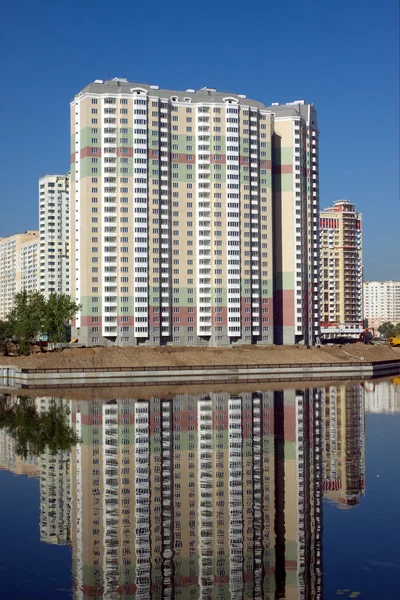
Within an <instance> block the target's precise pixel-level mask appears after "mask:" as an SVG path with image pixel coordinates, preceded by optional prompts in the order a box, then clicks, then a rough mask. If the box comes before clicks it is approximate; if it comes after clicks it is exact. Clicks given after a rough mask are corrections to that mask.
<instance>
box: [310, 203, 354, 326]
mask: <svg viewBox="0 0 400 600" xmlns="http://www.w3.org/2000/svg"><path fill="white" fill-rule="evenodd" d="M319 223H320V277H321V284H320V303H321V335H323V336H324V337H336V336H338V335H344V336H349V337H358V336H359V335H360V333H361V331H362V330H363V323H362V319H363V306H362V291H363V290H362V277H363V266H362V217H361V214H360V213H358V212H357V211H356V207H355V205H354V204H351V203H350V202H349V201H348V200H337V201H336V202H334V203H333V205H332V206H329V207H328V208H326V209H324V210H322V211H321V212H320V220H319Z"/></svg>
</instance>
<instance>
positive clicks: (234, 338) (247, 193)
mask: <svg viewBox="0 0 400 600" xmlns="http://www.w3.org/2000/svg"><path fill="white" fill-rule="evenodd" d="M311 121H312V123H311ZM311 129H313V132H314V133H313V132H312V131H311ZM274 132H275V133H274ZM316 134H317V130H316V117H315V109H314V107H310V106H308V105H305V104H304V103H293V104H291V105H288V106H286V105H285V106H284V107H281V106H279V105H274V106H271V107H266V106H264V104H262V103H261V102H257V101H254V100H250V99H248V98H246V96H245V95H244V94H232V93H221V92H217V91H216V90H215V89H213V88H203V89H201V90H197V91H195V90H193V89H189V90H186V91H171V90H160V89H159V88H158V86H152V85H143V84H135V83H130V82H128V81H127V80H125V79H120V78H115V79H113V80H112V81H102V80H96V81H95V82H94V83H91V84H90V85H88V86H87V87H86V88H84V89H83V90H82V91H81V92H80V93H79V94H77V96H76V97H75V98H74V100H73V101H72V103H71V212H72V214H73V215H74V227H73V231H72V232H71V268H72V272H71V295H72V296H73V297H74V298H75V299H76V301H77V302H78V303H80V304H81V305H82V309H81V311H80V313H79V314H78V316H77V319H76V321H75V322H74V323H73V331H72V334H73V336H74V337H76V338H78V339H79V341H81V342H82V343H85V344H87V345H95V344H110V343H111V344H113V343H116V344H119V345H138V344H146V345H164V344H176V345H209V346H229V345H232V344H272V343H274V341H275V338H276V340H277V341H278V342H279V343H294V342H295V341H299V342H301V341H302V342H304V343H312V341H313V337H314V335H315V332H316V331H317V330H318V328H319V316H318V310H319V309H318V302H317V299H316V290H315V289H314V288H315V285H314V283H315V281H317V280H318V269H317V268H316V266H315V264H314V261H315V259H317V245H318V244H317V242H318V240H317V237H316V236H317V222H316V223H315V228H316V229H315V230H314V223H313V221H314V217H313V214H314V212H315V210H317V213H318V195H317V194H318V192H317V188H316V187H314V184H313V183H311V182H312V181H314V182H315V181H317V180H316V177H317V147H316V146H313V147H314V148H315V153H314V156H315V158H314V159H312V158H311V154H312V151H311V150H310V151H308V152H306V150H307V148H308V147H310V146H312V145H313V144H315V143H316V142H315V141H312V140H316ZM279 140H281V141H280V142H279ZM279 148H280V150H279ZM274 156H275V168H274V164H273V161H274ZM300 157H301V158H300ZM311 163H312V164H313V165H314V167H313V166H312V165H311ZM307 169H309V171H307ZM311 172H315V176H314V175H311ZM273 174H274V175H273ZM273 177H274V179H273ZM298 182H299V183H298ZM299 186H300V187H299ZM307 186H308V187H307ZM274 188H275V189H276V190H277V192H276V193H277V198H278V203H279V205H280V206H281V208H280V209H279V210H280V212H279V215H280V216H279V222H280V223H281V224H282V227H283V228H284V229H283V230H282V235H280V236H279V235H278V236H277V238H276V239H275V238H274V235H273V231H274V218H275V213H274ZM314 194H315V195H314ZM308 198H309V199H310V201H309V202H308ZM289 202H291V203H292V209H293V210H288V211H286V206H288V203H289ZM308 204H310V206H312V209H311V210H308ZM283 205H284V206H285V210H284V211H283V212H282V206H283ZM286 212H287V214H286ZM317 213H316V215H315V219H317ZM298 238H300V239H298ZM289 246H290V248H291V250H289ZM309 257H311V260H309ZM304 260H305V261H307V264H303V262H302V261H304ZM274 270H275V271H276V272H277V273H278V275H277V277H276V278H274ZM315 277H316V278H317V279H315ZM274 287H275V288H276V289H277V290H278V293H277V294H274Z"/></svg>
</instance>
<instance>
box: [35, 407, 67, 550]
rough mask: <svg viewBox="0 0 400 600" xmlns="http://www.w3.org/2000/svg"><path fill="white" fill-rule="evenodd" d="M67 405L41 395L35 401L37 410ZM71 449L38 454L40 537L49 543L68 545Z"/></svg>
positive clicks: (41, 410) (46, 451)
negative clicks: (55, 405)
mask: <svg viewBox="0 0 400 600" xmlns="http://www.w3.org/2000/svg"><path fill="white" fill-rule="evenodd" d="M54 403H55V404H57V405H58V406H60V407H65V408H68V409H69V407H70V404H71V401H70V400H65V399H63V398H48V397H42V398H38V399H37V400H36V405H37V409H38V412H39V413H40V412H43V411H48V410H49V409H50V407H51V406H52V405H54ZM70 454H71V453H70V451H69V450H66V451H62V450H59V451H58V452H57V453H56V454H51V452H50V450H49V449H48V448H47V449H46V450H45V451H44V452H42V453H41V454H40V539H41V540H42V541H43V542H47V543H48V544H69V543H70V530H71V514H70V512H71V497H70V495H71V489H70Z"/></svg>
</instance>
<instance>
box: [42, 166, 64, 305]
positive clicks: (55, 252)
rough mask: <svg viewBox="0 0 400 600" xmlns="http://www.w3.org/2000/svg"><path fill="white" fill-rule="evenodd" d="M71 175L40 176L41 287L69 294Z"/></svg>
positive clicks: (45, 293) (44, 289) (47, 292)
mask: <svg viewBox="0 0 400 600" xmlns="http://www.w3.org/2000/svg"><path fill="white" fill-rule="evenodd" d="M69 228H70V207H69V174H68V173H67V175H45V176H44V177H41V178H40V179H39V232H40V257H39V274H38V277H39V281H38V289H39V290H40V292H42V294H44V296H45V297H46V298H48V297H49V296H50V294H51V293H53V292H55V293H57V294H68V295H69V294H70V280H69V277H70V273H69V271H70V265H69V244H70V229H69Z"/></svg>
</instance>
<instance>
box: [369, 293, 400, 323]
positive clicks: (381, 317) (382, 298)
mask: <svg viewBox="0 0 400 600" xmlns="http://www.w3.org/2000/svg"><path fill="white" fill-rule="evenodd" d="M363 290H364V294H363V295H364V318H365V319H367V320H368V326H369V327H374V328H375V329H378V328H379V327H380V326H381V325H382V323H385V322H387V321H389V322H390V323H393V324H394V325H397V323H400V281H364V284H363Z"/></svg>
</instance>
